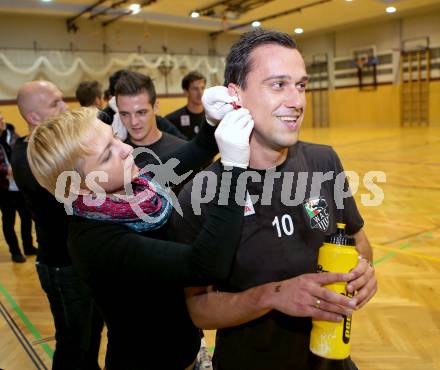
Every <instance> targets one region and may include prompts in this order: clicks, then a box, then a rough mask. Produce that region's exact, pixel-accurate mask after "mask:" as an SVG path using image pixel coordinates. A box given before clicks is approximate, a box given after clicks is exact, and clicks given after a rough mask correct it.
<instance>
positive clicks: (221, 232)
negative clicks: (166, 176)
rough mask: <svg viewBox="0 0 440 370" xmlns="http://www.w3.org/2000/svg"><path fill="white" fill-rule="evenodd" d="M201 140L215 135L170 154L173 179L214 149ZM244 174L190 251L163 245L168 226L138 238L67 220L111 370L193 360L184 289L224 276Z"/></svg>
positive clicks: (195, 337)
mask: <svg viewBox="0 0 440 370" xmlns="http://www.w3.org/2000/svg"><path fill="white" fill-rule="evenodd" d="M205 129H207V128H205ZM208 130H213V128H208ZM205 139H210V140H212V135H211V137H209V136H208V135H203V134H202V135H199V136H198V137H196V138H195V139H194V140H193V141H192V142H190V143H187V144H185V145H184V146H183V147H182V148H181V149H179V151H178V152H176V153H174V154H172V155H170V157H175V158H177V159H179V160H180V161H181V162H180V165H179V166H178V170H177V171H176V173H178V174H183V173H185V172H187V171H188V169H190V168H197V167H198V166H200V163H198V162H199V161H204V160H206V158H207V157H206V155H207V154H208V152H207V151H206V152H205V155H204V156H203V155H202V156H200V154H201V152H200V150H201V148H205V149H206V148H209V147H210V146H211V148H212V143H211V144H209V143H208V142H207V141H206V140H205ZM200 140H202V141H200ZM203 141H205V142H203ZM195 150H196V151H199V152H198V153H195ZM202 151H203V150H202ZM208 151H209V150H208ZM210 155H212V152H211V153H210ZM241 172H242V170H240V169H238V168H234V169H233V170H232V186H231V191H230V192H229V198H228V202H227V204H228V205H223V206H220V205H213V206H212V207H211V208H210V211H209V218H208V220H207V222H206V223H205V225H204V226H203V228H202V230H201V232H200V234H199V236H198V238H197V239H196V240H195V242H194V243H193V244H192V245H185V244H179V243H175V242H171V241H167V240H164V239H165V238H166V231H167V230H166V228H167V227H166V226H165V228H162V229H160V230H157V231H155V232H147V233H144V234H139V233H136V232H134V231H132V230H130V229H128V228H127V227H125V226H123V225H119V224H114V223H111V222H109V221H98V220H90V219H85V218H79V217H72V220H71V222H70V227H69V250H70V253H71V256H72V260H73V264H74V266H75V267H76V269H77V271H78V272H79V274H80V276H81V277H82V278H83V279H84V280H85V281H86V283H87V284H88V285H89V286H90V287H91V289H92V294H93V296H94V299H95V301H96V303H97V305H98V306H99V308H100V310H101V311H102V314H103V316H104V319H105V321H106V324H107V327H108V333H109V334H108V339H109V341H108V347H107V358H106V368H107V369H108V370H114V369H123V370H129V369H158V368H163V369H176V370H177V369H184V368H186V367H187V366H189V365H190V364H191V363H192V362H193V361H194V359H195V357H196V355H197V351H198V348H199V346H200V337H199V332H198V330H197V329H196V327H195V326H194V325H193V323H192V322H191V319H190V317H189V315H188V312H187V309H186V305H185V299H184V292H183V287H184V286H192V285H205V284H206V283H208V282H211V283H212V282H215V281H219V280H220V279H225V278H226V277H227V275H228V274H229V272H230V268H231V263H232V260H233V257H234V254H235V248H236V246H237V245H238V242H239V238H240V231H241V226H242V221H243V207H241V206H239V205H237V204H236V202H235V199H234V197H235V187H236V183H237V178H238V176H239V174H240V173H241ZM218 184H220V179H218ZM171 346H172V348H171Z"/></svg>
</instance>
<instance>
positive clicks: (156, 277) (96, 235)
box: [69, 168, 244, 287]
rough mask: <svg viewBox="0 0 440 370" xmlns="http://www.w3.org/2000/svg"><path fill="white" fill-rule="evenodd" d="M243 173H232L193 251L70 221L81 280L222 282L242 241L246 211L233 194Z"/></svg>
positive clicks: (100, 224) (116, 228) (110, 226)
mask: <svg viewBox="0 0 440 370" xmlns="http://www.w3.org/2000/svg"><path fill="white" fill-rule="evenodd" d="M243 171H244V170H243V169H240V168H233V169H232V171H231V172H232V178H231V187H230V191H229V195H228V197H227V198H226V199H224V200H226V201H223V202H222V204H224V205H218V204H213V205H212V207H210V208H209V211H208V215H209V217H208V219H207V221H206V223H205V224H204V225H203V226H202V227H201V230H200V233H199V235H198V237H197V239H196V240H195V241H194V243H192V244H191V245H189V244H181V243H175V242H171V241H165V240H159V239H155V238H154V235H153V234H150V235H151V237H146V236H143V235H141V234H138V233H135V232H133V231H130V230H129V229H128V228H126V227H125V226H122V225H118V224H114V223H110V222H106V221H95V220H86V219H79V218H74V219H73V220H72V222H71V224H70V229H69V241H70V242H69V244H70V252H71V255H72V259H73V261H74V264H75V266H78V267H79V268H80V270H82V271H80V273H81V275H82V276H83V277H84V276H86V277H87V276H93V275H94V274H99V275H100V274H106V275H108V276H112V277H116V276H117V277H118V278H120V279H124V280H126V281H127V280H130V281H135V282H144V283H145V284H165V285H166V284H172V285H179V286H182V287H183V286H193V285H207V284H210V283H216V282H218V281H220V280H222V279H225V278H226V277H227V275H228V274H229V271H230V268H231V265H232V261H233V258H234V255H235V251H236V248H237V246H238V243H239V240H240V233H241V227H242V222H243V214H244V209H243V206H240V205H238V204H237V203H236V201H235V193H236V187H237V181H238V178H239V175H240V173H242V172H243ZM224 172H226V173H227V172H229V171H224ZM218 181H219V183H220V179H218Z"/></svg>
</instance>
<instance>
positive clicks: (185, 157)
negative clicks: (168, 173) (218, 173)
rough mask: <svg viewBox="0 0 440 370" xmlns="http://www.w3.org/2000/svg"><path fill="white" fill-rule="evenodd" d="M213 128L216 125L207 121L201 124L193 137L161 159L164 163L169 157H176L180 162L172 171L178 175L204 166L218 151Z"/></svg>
mask: <svg viewBox="0 0 440 370" xmlns="http://www.w3.org/2000/svg"><path fill="white" fill-rule="evenodd" d="M215 129H216V127H214V126H211V125H210V124H208V123H205V124H203V125H202V126H201V128H200V131H199V133H198V134H197V135H196V136H195V137H194V139H192V140H191V141H189V142H187V143H186V144H184V145H182V146H181V147H180V148H179V149H177V150H176V151H174V152H172V153H170V154H168V155H166V156H164V157H163V158H162V161H163V162H164V163H165V162H167V161H168V160H169V159H170V158H177V159H178V160H179V161H180V163H179V164H178V165H177V166H176V167H175V169H174V171H175V172H176V174H177V175H179V176H180V175H183V174H184V173H186V172H188V171H190V170H195V169H200V168H201V167H202V166H206V163H208V162H209V161H210V160H212V158H213V157H214V156H215V155H216V154H217V153H218V147H217V143H216V141H215V137H214V132H215Z"/></svg>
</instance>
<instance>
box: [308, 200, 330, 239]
mask: <svg viewBox="0 0 440 370" xmlns="http://www.w3.org/2000/svg"><path fill="white" fill-rule="evenodd" d="M303 206H304V210H305V211H306V214H307V216H308V217H309V220H310V226H311V228H312V229H319V230H321V231H322V232H325V231H327V229H328V225H329V223H330V215H329V212H328V204H327V201H326V200H325V198H324V197H316V198H310V199H308V200H306V201H305V202H304V203H303Z"/></svg>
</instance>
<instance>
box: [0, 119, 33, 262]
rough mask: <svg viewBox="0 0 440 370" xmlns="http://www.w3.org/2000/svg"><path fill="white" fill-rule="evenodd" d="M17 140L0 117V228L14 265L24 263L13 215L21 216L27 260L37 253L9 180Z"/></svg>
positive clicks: (29, 220) (27, 218) (17, 193)
mask: <svg viewBox="0 0 440 370" xmlns="http://www.w3.org/2000/svg"><path fill="white" fill-rule="evenodd" d="M17 138H18V136H17V134H16V133H15V128H14V126H13V125H12V124H10V123H6V122H5V119H4V117H3V115H2V114H1V113H0V209H1V211H2V228H3V235H4V237H5V241H6V244H7V245H8V247H9V252H10V253H11V259H12V261H13V262H17V263H20V262H25V261H26V258H25V257H24V256H23V254H22V253H21V251H20V247H19V245H18V240H17V236H16V235H15V230H14V225H15V215H16V212H18V214H19V215H20V226H21V241H22V246H23V251H24V254H25V255H26V256H32V255H35V254H37V251H38V249H37V248H35V247H34V245H33V241H32V218H31V214H30V213H29V210H28V209H27V208H26V204H25V202H24V199H23V195H22V194H21V193H20V191H19V190H18V188H17V185H16V183H15V181H14V178H13V177H12V168H11V152H12V148H13V147H14V145H15V142H16V140H17Z"/></svg>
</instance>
